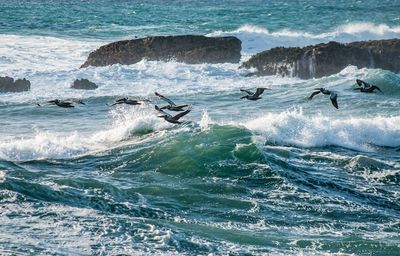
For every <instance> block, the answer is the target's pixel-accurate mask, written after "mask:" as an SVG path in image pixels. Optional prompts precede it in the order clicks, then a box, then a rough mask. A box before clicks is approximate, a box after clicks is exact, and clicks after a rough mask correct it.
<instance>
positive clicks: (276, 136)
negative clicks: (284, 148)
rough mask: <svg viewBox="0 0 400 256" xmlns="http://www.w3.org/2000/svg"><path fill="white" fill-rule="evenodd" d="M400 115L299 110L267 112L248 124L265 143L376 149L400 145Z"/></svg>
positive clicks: (362, 149) (360, 149)
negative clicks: (333, 114)
mask: <svg viewBox="0 0 400 256" xmlns="http://www.w3.org/2000/svg"><path fill="white" fill-rule="evenodd" d="M399 123H400V116H392V117H383V116H376V117H373V118H360V117H354V118H352V117H345V118H330V117H328V116H324V115H322V114H318V115H315V116H308V115H306V114H304V113H303V111H302V110H301V109H300V110H288V111H284V112H281V113H268V114H265V115H263V116H262V117H260V118H255V119H253V120H250V121H248V122H246V123H243V125H244V126H245V127H247V128H248V129H250V130H252V131H253V132H254V133H255V134H257V135H260V136H261V137H262V140H263V141H264V142H266V143H274V144H278V145H294V146H298V147H305V148H311V147H324V146H339V147H344V148H349V149H354V150H359V151H367V152H368V151H374V150H375V147H376V146H383V147H399V146H400V127H399V125H398V124H399Z"/></svg>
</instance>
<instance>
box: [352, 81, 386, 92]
mask: <svg viewBox="0 0 400 256" xmlns="http://www.w3.org/2000/svg"><path fill="white" fill-rule="evenodd" d="M356 83H357V85H358V86H359V88H355V89H354V90H360V92H367V93H373V92H374V90H378V91H380V92H381V93H383V92H382V91H381V89H380V88H379V87H378V86H376V85H371V84H369V83H367V82H364V81H362V80H360V79H356Z"/></svg>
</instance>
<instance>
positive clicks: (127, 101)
mask: <svg viewBox="0 0 400 256" xmlns="http://www.w3.org/2000/svg"><path fill="white" fill-rule="evenodd" d="M145 101H149V100H130V99H128V98H122V99H118V100H116V101H115V102H114V103H113V104H111V105H110V106H114V105H118V104H128V105H141V104H142V103H143V102H145Z"/></svg>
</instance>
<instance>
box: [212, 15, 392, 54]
mask: <svg viewBox="0 0 400 256" xmlns="http://www.w3.org/2000/svg"><path fill="white" fill-rule="evenodd" d="M222 35H234V36H237V37H238V38H239V39H240V40H242V42H243V44H242V48H243V52H244V53H245V54H253V53H257V52H260V51H263V50H268V49H271V48H273V47H278V46H285V47H303V46H306V45H312V44H318V43H327V42H329V41H338V42H343V43H347V42H354V41H363V40H378V39H390V38H399V37H400V26H394V27H390V26H388V25H386V24H374V23H368V22H356V23H348V24H345V25H341V26H339V27H336V28H334V29H333V30H331V31H328V32H324V33H320V34H317V33H310V32H306V31H294V30H289V29H282V30H279V31H274V32H271V31H270V30H269V29H268V28H262V27H258V26H254V25H243V26H241V27H239V28H238V29H236V30H233V31H216V32H213V33H210V34H209V36H222Z"/></svg>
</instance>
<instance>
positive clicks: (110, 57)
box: [81, 35, 242, 68]
mask: <svg viewBox="0 0 400 256" xmlns="http://www.w3.org/2000/svg"><path fill="white" fill-rule="evenodd" d="M241 44H242V42H241V41H240V40H239V39H237V38H236V37H205V36H195V35H184V36H154V37H146V38H141V39H133V40H125V41H118V42H114V43H111V44H107V45H104V46H101V47H100V48H99V49H97V50H95V51H94V52H91V53H90V54H89V57H88V59H87V60H86V62H85V63H84V64H83V65H82V66H81V68H83V67H88V66H107V65H112V64H117V63H119V64H126V65H129V64H134V63H136V62H139V61H141V60H142V59H144V58H145V59H148V60H165V61H167V60H170V59H175V60H176V61H179V62H185V63H188V64H199V63H223V62H232V63H236V62H239V61H240V58H241V54H240V51H241V48H242V47H241Z"/></svg>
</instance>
